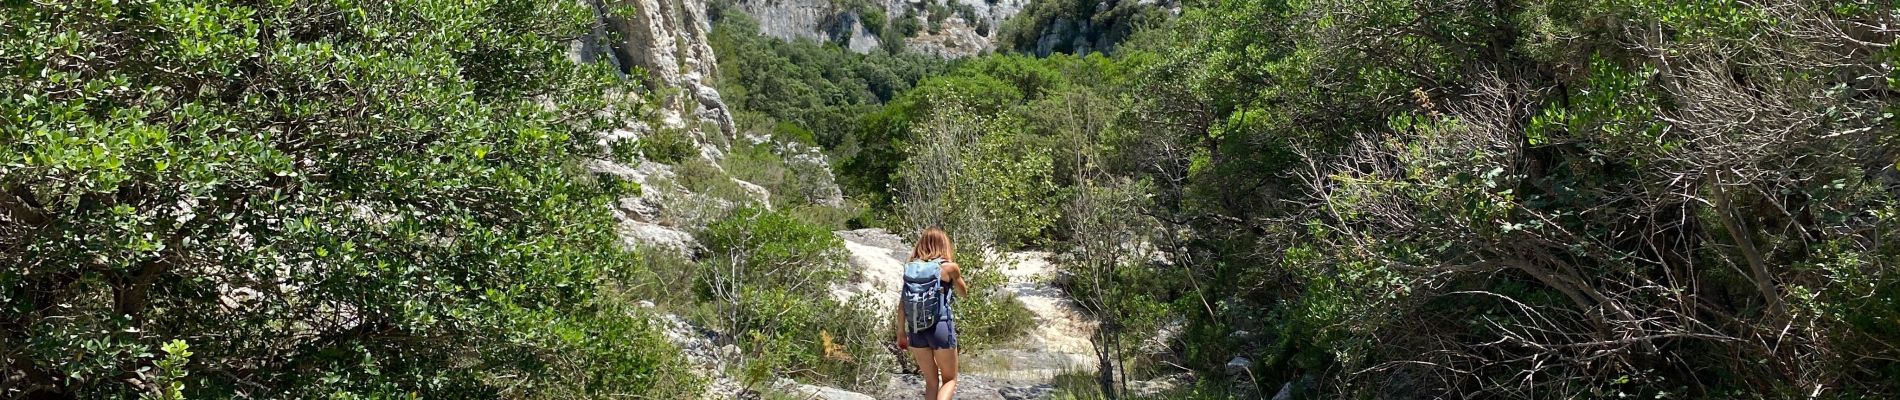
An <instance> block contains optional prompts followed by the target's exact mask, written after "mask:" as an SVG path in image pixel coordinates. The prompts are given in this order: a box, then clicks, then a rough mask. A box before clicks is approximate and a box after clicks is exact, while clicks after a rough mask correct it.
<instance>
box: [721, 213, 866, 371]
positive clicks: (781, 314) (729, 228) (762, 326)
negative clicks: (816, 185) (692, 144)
mask: <svg viewBox="0 0 1900 400" xmlns="http://www.w3.org/2000/svg"><path fill="white" fill-rule="evenodd" d="M702 238H703V240H704V243H705V244H706V246H707V250H708V252H709V253H710V254H712V255H711V256H710V257H707V258H706V260H707V261H704V263H703V265H702V266H701V268H700V271H702V272H701V273H700V274H699V278H698V281H697V282H696V283H695V285H694V286H695V288H696V291H697V292H699V293H700V296H701V297H702V298H703V299H704V300H706V301H708V302H709V303H710V304H711V305H712V309H713V312H712V314H711V315H709V317H710V318H709V319H711V320H713V321H711V322H713V323H714V324H715V325H716V326H720V327H721V328H722V329H721V331H723V332H727V333H728V334H730V335H733V337H734V338H735V340H736V341H737V342H739V344H740V346H741V347H742V349H743V350H744V351H745V353H746V354H749V355H752V356H751V358H750V359H748V360H747V363H746V365H745V367H744V371H745V375H746V376H747V377H748V378H749V379H751V380H753V381H762V380H766V379H768V378H769V377H773V376H795V377H800V378H804V379H807V380H816V381H821V382H825V383H828V384H833V385H856V384H858V383H861V382H867V381H869V380H868V379H864V378H865V377H866V376H867V375H869V374H872V373H875V372H877V369H876V366H878V365H879V363H878V362H877V361H878V360H881V358H880V354H881V353H882V352H883V347H882V344H881V341H880V340H881V339H880V338H882V337H884V336H885V335H884V334H883V333H884V332H888V329H887V328H885V327H884V325H883V322H884V321H883V320H884V318H880V317H877V316H878V315H882V314H880V313H878V312H875V310H872V309H871V308H870V306H869V304H871V303H870V302H869V300H868V299H863V298H860V299H852V300H850V301H839V300H837V299H834V298H832V297H831V290H830V288H831V286H832V285H834V284H839V283H842V282H843V280H844V279H845V278H846V277H847V276H848V275H849V272H848V270H846V269H845V266H846V265H847V264H846V263H847V262H848V261H847V260H848V255H847V254H846V253H845V252H844V242H843V240H841V239H838V237H837V236H835V235H833V234H832V233H831V231H830V229H827V228H825V227H822V226H817V225H812V224H809V223H805V222H803V221H800V220H799V219H798V218H796V217H793V216H792V215H790V214H788V213H784V212H779V211H768V210H764V209H759V208H741V209H739V210H735V211H734V212H733V214H732V215H731V216H730V217H727V218H725V219H722V220H720V221H718V222H715V223H713V224H712V225H711V226H708V227H707V230H706V232H705V234H704V235H702Z"/></svg>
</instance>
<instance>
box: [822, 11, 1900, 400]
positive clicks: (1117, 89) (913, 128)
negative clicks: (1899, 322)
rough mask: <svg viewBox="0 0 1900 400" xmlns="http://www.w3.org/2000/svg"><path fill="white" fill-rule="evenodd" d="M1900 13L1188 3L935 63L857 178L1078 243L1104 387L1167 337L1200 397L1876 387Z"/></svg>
mask: <svg viewBox="0 0 1900 400" xmlns="http://www.w3.org/2000/svg"><path fill="white" fill-rule="evenodd" d="M1039 4H1043V5H1042V6H1039V7H1055V5H1059V2H1051V3H1039ZM1031 9H1032V10H1036V9H1039V8H1036V7H1032V8H1031ZM1057 10H1058V11H1060V9H1059V8H1058V9H1057ZM1076 12H1078V13H1079V12H1080V11H1076ZM1040 14H1043V13H1042V12H1033V13H1029V14H1026V15H1027V16H1026V17H1024V16H1019V18H1035V19H1045V20H1046V19H1049V18H1047V17H1046V16H1038V15H1040ZM1049 14H1050V15H1056V14H1061V13H1059V12H1055V11H1051V12H1049ZM1896 18H1900V15H1896V10H1895V8H1894V7H1893V6H1892V5H1891V4H1884V3H1876V2H1851V1H1848V2H1834V3H1828V4H1824V5H1823V4H1811V3H1805V2H1765V3H1755V2H1726V1H1708V2H1641V1H1634V2H1632V1H1604V2H1595V1H1527V2H1482V3H1467V2H1453V3H1418V2H1385V1H1374V2H1278V1H1218V2H1207V3H1191V4H1189V7H1187V9H1186V10H1185V11H1184V12H1183V14H1182V15H1181V16H1180V17H1179V18H1176V19H1172V20H1170V21H1168V22H1167V23H1165V24H1162V25H1161V26H1157V27H1154V28H1152V29H1146V30H1140V31H1138V32H1136V33H1135V34H1133V35H1132V36H1130V38H1129V39H1128V40H1126V41H1124V42H1122V43H1121V44H1120V45H1119V46H1118V47H1117V50H1116V54H1115V55H1114V56H1113V57H1101V56H1092V57H1088V58H1076V57H1072V56H1053V57H1048V58H1042V59H1036V58H1027V57H1023V56H1015V55H996V56H988V57H984V58H981V59H976V60H969V61H965V62H960V63H958V65H957V66H956V67H955V68H954V69H952V70H951V71H949V72H947V73H945V74H942V75H938V76H933V77H929V78H925V79H923V80H921V81H919V82H918V83H917V84H916V85H915V88H913V89H911V90H909V91H907V92H905V93H903V94H902V95H899V96H897V97H895V98H893V99H892V100H891V101H889V102H888V103H887V104H885V106H884V107H883V108H882V109H881V110H879V111H877V112H876V113H873V114H870V115H869V116H867V117H866V118H865V119H863V120H860V121H859V124H858V126H857V132H858V133H857V135H858V140H860V141H861V142H862V143H864V144H863V145H862V146H863V147H864V148H866V149H870V148H872V147H874V146H887V147H884V149H885V150H883V151H881V152H875V153H874V152H869V151H863V152H859V153H857V154H856V158H855V159H853V160H851V161H850V162H849V163H847V164H845V168H844V169H843V170H841V172H840V174H841V175H843V179H846V180H857V181H858V182H860V183H858V184H854V185H850V186H848V187H849V188H853V189H854V190H852V191H850V193H851V194H853V195H857V196H864V197H865V198H869V199H876V200H873V201H869V202H868V203H869V204H872V205H874V206H876V207H878V208H879V209H880V210H881V211H879V215H885V216H886V218H881V219H877V220H875V221H874V223H876V224H881V225H887V226H891V227H893V228H896V229H898V230H902V229H905V228H908V227H911V226H916V225H922V224H932V223H936V224H945V225H947V226H952V227H954V228H955V229H953V231H955V232H953V233H955V234H956V235H958V236H959V237H977V238H988V239H994V240H995V241H996V243H997V244H999V245H1003V246H1022V245H1027V246H1048V247H1050V248H1052V249H1056V250H1061V251H1064V252H1065V253H1066V254H1067V260H1068V262H1067V265H1068V266H1069V271H1070V273H1071V276H1072V277H1073V279H1071V280H1070V281H1069V283H1068V284H1067V285H1068V287H1069V289H1070V291H1071V293H1072V294H1073V295H1075V296H1077V298H1078V299H1079V300H1081V301H1082V302H1083V303H1084V305H1085V306H1086V307H1087V308H1089V309H1090V310H1091V311H1093V312H1094V313H1095V314H1096V315H1097V316H1098V317H1100V318H1102V319H1103V321H1104V326H1106V327H1108V328H1106V329H1104V332H1103V333H1102V336H1101V337H1099V338H1098V339H1099V340H1098V342H1099V343H1098V344H1100V345H1101V346H1102V351H1103V352H1104V353H1103V354H1105V355H1109V356H1110V357H1107V358H1109V359H1111V360H1116V361H1119V362H1122V363H1127V364H1132V366H1133V367H1134V368H1129V367H1128V366H1124V365H1120V364H1114V363H1108V364H1104V365H1103V366H1099V367H1107V368H1102V369H1104V370H1114V371H1117V373H1115V374H1103V376H1102V378H1103V380H1102V382H1101V383H1102V385H1101V386H1102V387H1103V388H1105V389H1107V390H1106V391H1107V392H1110V393H1112V392H1115V391H1116V389H1115V388H1116V387H1117V383H1118V382H1119V381H1121V380H1124V379H1139V378H1141V377H1142V376H1143V375H1145V374H1150V373H1154V372H1156V371H1155V369H1152V368H1146V367H1144V365H1147V366H1153V365H1155V364H1157V363H1160V362H1163V361H1166V362H1178V363H1180V364H1182V365H1185V366H1187V367H1189V368H1192V369H1195V370H1198V371H1201V372H1202V374H1201V376H1203V377H1209V378H1213V379H1209V380H1207V381H1204V382H1203V385H1204V386H1203V387H1200V388H1196V389H1194V390H1199V391H1204V392H1203V393H1204V394H1209V395H1215V396H1219V395H1243V396H1252V395H1261V394H1262V393H1263V391H1264V392H1268V393H1270V392H1272V391H1275V390H1278V389H1279V388H1280V383H1282V382H1293V383H1294V384H1293V385H1290V386H1289V388H1291V389H1292V391H1293V392H1295V393H1297V394H1299V395H1302V396H1309V397H1318V398H1331V397H1342V396H1343V397H1376V396H1378V395H1397V396H1400V397H1412V396H1427V397H1432V396H1454V397H1455V396H1469V395H1482V396H1486V397H1506V398H1521V397H1531V398H1546V397H1557V398H1577V397H1582V398H1596V397H1607V396H1623V395H1639V396H1644V397H1660V398H1685V397H1690V398H1701V397H1792V396H1820V397H1837V398H1884V397H1888V396H1892V395H1894V394H1895V393H1896V391H1900V383H1897V382H1900V381H1896V379H1897V377H1900V363H1896V362H1895V361H1893V360H1895V357H1896V356H1900V350H1896V349H1900V347H1896V344H1900V330H1897V329H1895V325H1894V324H1893V322H1892V321H1895V320H1896V318H1900V308H1896V307H1895V304H1900V302H1896V299H1895V297H1894V296H1895V295H1896V292H1895V290H1896V289H1894V288H1896V287H1900V285H1897V284H1896V279H1900V275H1896V274H1900V269H1897V268H1900V267H1897V266H1896V264H1895V263H1896V262H1900V247H1895V244H1894V243H1893V242H1892V241H1891V240H1889V239H1888V238H1891V237H1892V236H1893V235H1894V234H1895V233H1900V232H1897V231H1896V230H1900V227H1896V225H1895V224H1894V223H1893V218H1894V215H1895V213H1896V211H1900V199H1897V198H1896V196H1900V172H1896V171H1895V168H1896V161H1900V160H1897V159H1896V157H1897V155H1900V147H1897V146H1900V139H1897V138H1900V134H1897V133H1896V132H1895V128H1894V126H1893V118H1894V117H1893V112H1894V111H1895V110H1894V98H1895V90H1896V86H1897V85H1900V84H1896V72H1895V69H1894V67H1893V65H1894V64H1893V63H1894V62H1895V58H1896V56H1900V54H1897V53H1896V51H1895V50H1893V49H1892V46H1894V45H1895V44H1897V42H1896V37H1895V31H1894V30H1893V29H1892V28H1890V26H1892V25H1891V24H1892V23H1894V22H1895V20H1896ZM1012 23H1016V24H1022V26H1029V25H1034V24H1039V23H1040V22H1037V21H1035V20H1028V21H1024V22H1017V21H1012ZM1018 29H1020V28H1018ZM1006 32H1011V31H1007V30H1006ZM1014 32H1021V31H1020V30H1018V31H1014ZM1005 37H1009V36H1007V35H1006V36H1005ZM1022 45H1023V43H1021V42H1020V41H1019V42H1018V43H1017V46H1019V47H1018V48H1019V49H1022V48H1023V47H1020V46H1022ZM932 171H935V172H932ZM946 171H954V172H946ZM885 188H888V189H885ZM886 190H888V191H889V192H885V191H886ZM986 190H988V191H989V192H985V191H986ZM884 193H888V196H889V197H884V196H887V195H886V194H884ZM959 204H979V205H976V206H964V205H959ZM916 207H922V208H924V209H925V210H927V212H921V213H920V212H917V211H915V210H913V208H916ZM959 210H961V211H959ZM987 212H994V213H996V214H999V215H1006V216H1007V218H998V217H999V215H984V214H985V213H987ZM1043 213H1055V214H1043ZM1167 316H1179V318H1180V320H1179V322H1182V323H1184V324H1185V334H1184V337H1183V338H1182V341H1181V342H1180V343H1177V344H1176V347H1175V349H1174V351H1173V352H1168V353H1164V354H1136V352H1134V351H1132V350H1133V349H1132V347H1134V346H1135V345H1136V344H1137V341H1138V339H1139V337H1144V336H1146V335H1147V332H1152V330H1153V329H1155V328H1157V327H1159V326H1162V325H1164V324H1167V323H1168V322H1169V321H1166V320H1165V319H1166V318H1167ZM1237 356H1238V357H1241V358H1236V357H1237ZM1177 357H1178V359H1177ZM1230 361H1232V362H1240V363H1241V364H1240V365H1242V366H1245V367H1246V368H1245V373H1243V374H1240V375H1227V374H1225V373H1223V372H1222V371H1223V370H1224V367H1225V366H1226V365H1227V364H1228V363H1229V362H1230ZM1124 372H1125V373H1124ZM1129 375H1133V378H1130V377H1129ZM1221 377H1226V378H1221ZM1223 387H1225V389H1223ZM1229 390H1237V391H1238V392H1230V391H1229ZM1236 393H1238V394H1236ZM1246 393H1252V394H1246Z"/></svg>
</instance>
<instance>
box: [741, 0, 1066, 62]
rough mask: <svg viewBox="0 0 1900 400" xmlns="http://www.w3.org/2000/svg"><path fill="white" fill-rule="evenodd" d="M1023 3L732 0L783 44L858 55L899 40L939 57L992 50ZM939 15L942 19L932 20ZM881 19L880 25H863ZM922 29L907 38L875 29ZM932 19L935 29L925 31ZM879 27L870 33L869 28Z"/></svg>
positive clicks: (1017, 0) (1004, 0) (997, 0)
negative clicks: (806, 43) (819, 44)
mask: <svg viewBox="0 0 1900 400" xmlns="http://www.w3.org/2000/svg"><path fill="white" fill-rule="evenodd" d="M1028 3H1029V0H868V1H858V2H849V1H839V0H736V1H735V2H734V4H733V5H734V6H736V7H738V8H739V9H740V10H743V11H745V12H746V14H750V15H752V16H753V18H754V19H756V20H758V23H759V32H760V33H762V34H765V35H768V36H772V37H776V38H779V39H784V40H798V39H810V40H818V41H830V42H834V43H839V44H841V45H844V46H846V47H848V48H850V49H851V50H852V51H856V52H859V53H865V52H870V51H872V50H875V49H879V48H881V47H882V46H883V45H884V43H883V41H884V40H890V39H895V38H902V40H903V41H904V47H905V48H907V49H909V50H911V51H917V52H922V53H926V54H935V55H938V56H942V57H951V58H954V57H967V56H973V55H977V54H981V53H983V52H985V51H990V50H994V49H995V48H996V46H995V44H994V40H993V39H994V38H995V37H996V34H997V28H998V27H1001V26H1002V24H1003V21H1004V20H1007V19H1009V17H1011V16H1014V15H1016V13H1017V12H1019V11H1022V9H1023V7H1024V6H1025V5H1027V4H1028ZM933 13H935V14H942V15H933ZM868 18H884V19H885V20H884V21H867V20H866V19H868ZM906 19H908V20H909V22H908V23H914V25H912V26H917V27H923V28H920V29H918V30H917V31H915V32H910V33H908V34H892V35H886V34H883V32H880V30H881V29H900V28H898V27H899V26H903V25H905V24H906V22H905V20H906ZM932 20H937V21H939V22H938V23H937V29H936V30H935V31H934V32H933V31H931V30H930V29H929V28H928V27H929V26H930V25H931V24H932V23H931V22H930V21H932ZM874 26H875V27H882V28H880V29H873V28H872V27H874Z"/></svg>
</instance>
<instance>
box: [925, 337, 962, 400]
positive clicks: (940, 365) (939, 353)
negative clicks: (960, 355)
mask: <svg viewBox="0 0 1900 400" xmlns="http://www.w3.org/2000/svg"><path fill="white" fill-rule="evenodd" d="M931 352H933V353H936V357H935V358H936V359H937V360H936V362H935V364H936V366H937V376H939V377H942V379H943V388H942V389H940V390H938V391H937V396H936V397H933V398H931V400H950V399H952V398H955V397H956V394H957V349H954V348H952V349H936V350H932V351H931Z"/></svg>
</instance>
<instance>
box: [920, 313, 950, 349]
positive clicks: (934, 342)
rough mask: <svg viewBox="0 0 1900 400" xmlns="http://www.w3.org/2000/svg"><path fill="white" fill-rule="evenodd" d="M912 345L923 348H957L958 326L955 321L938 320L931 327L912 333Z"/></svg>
mask: <svg viewBox="0 0 1900 400" xmlns="http://www.w3.org/2000/svg"><path fill="white" fill-rule="evenodd" d="M910 347H914V348H923V349H954V348H957V327H956V324H955V323H953V321H950V320H943V321H937V325H936V326H934V327H931V328H930V329H925V330H922V331H917V332H911V333H910Z"/></svg>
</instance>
